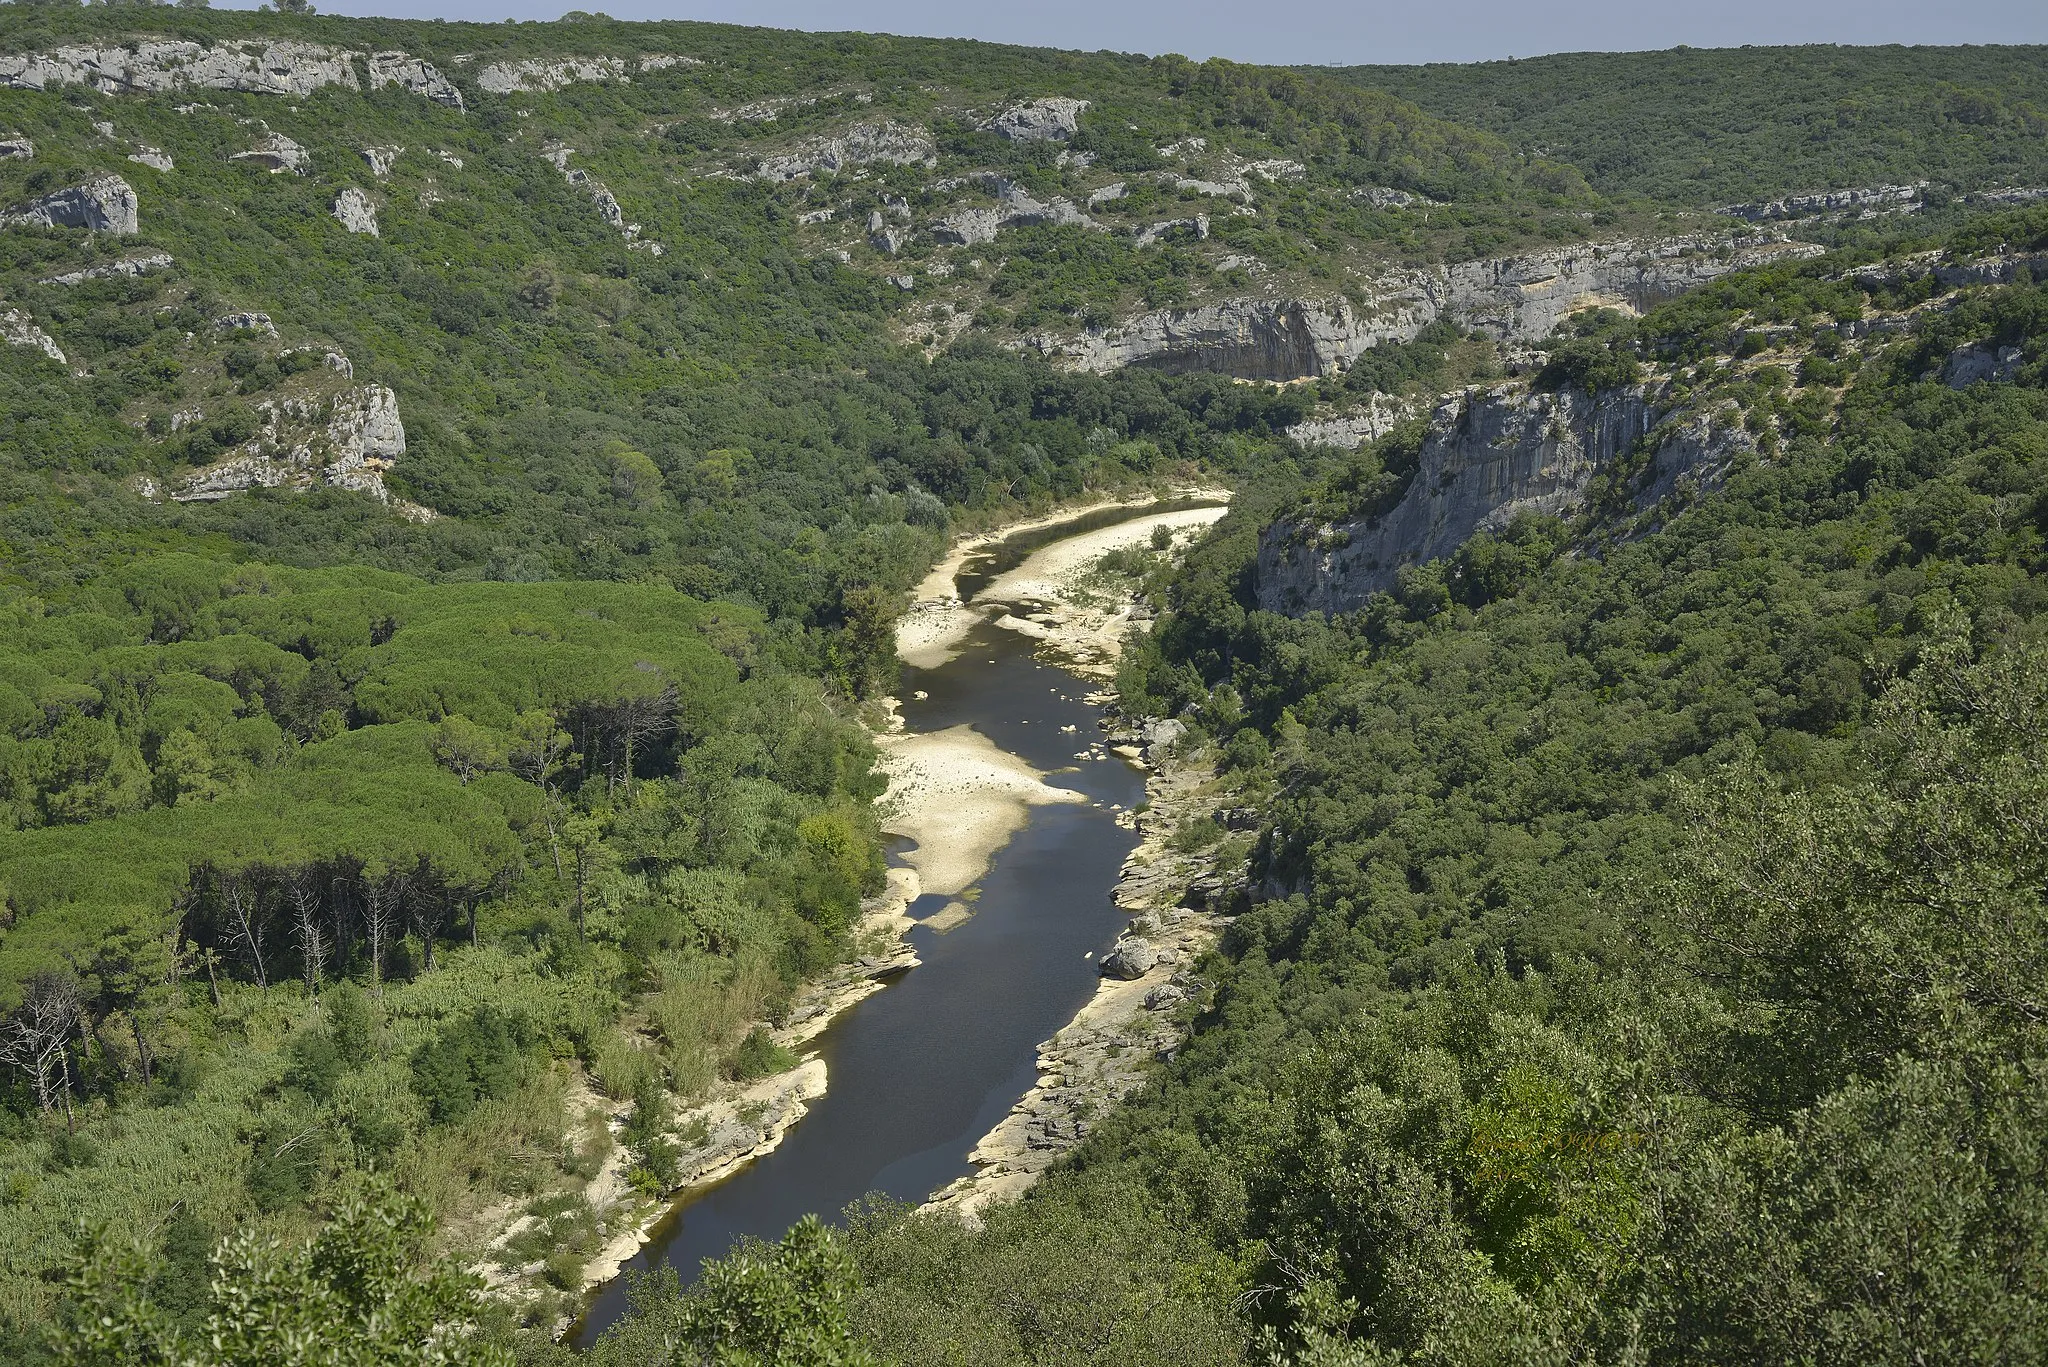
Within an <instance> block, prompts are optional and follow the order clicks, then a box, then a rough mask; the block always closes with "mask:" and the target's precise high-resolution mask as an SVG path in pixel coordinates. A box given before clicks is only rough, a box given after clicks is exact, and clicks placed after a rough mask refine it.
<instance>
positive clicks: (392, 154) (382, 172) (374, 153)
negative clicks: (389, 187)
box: [363, 147, 405, 180]
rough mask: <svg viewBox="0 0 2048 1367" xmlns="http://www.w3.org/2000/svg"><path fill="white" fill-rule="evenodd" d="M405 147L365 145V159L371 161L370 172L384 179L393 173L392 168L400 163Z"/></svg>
mask: <svg viewBox="0 0 2048 1367" xmlns="http://www.w3.org/2000/svg"><path fill="white" fill-rule="evenodd" d="M404 151H405V149H404V148H403V147H365V148H364V149H363V160H364V161H367V162H368V163H370V174H371V175H373V176H375V177H376V178H377V179H379V180H382V179H384V177H386V176H388V175H390V174H391V168H392V167H393V166H396V165H397V164H398V158H399V157H400V156H401V155H402V154H403V153H404Z"/></svg>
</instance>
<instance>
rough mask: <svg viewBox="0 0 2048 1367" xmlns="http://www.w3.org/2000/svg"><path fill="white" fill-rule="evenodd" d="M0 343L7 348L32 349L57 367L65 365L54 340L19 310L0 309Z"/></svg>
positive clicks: (61, 350)
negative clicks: (3, 343) (20, 347)
mask: <svg viewBox="0 0 2048 1367" xmlns="http://www.w3.org/2000/svg"><path fill="white" fill-rule="evenodd" d="M0 342H5V343H6V344H7V345H9V346H26V347H34V348H35V349H36V350H37V351H40V352H42V353H43V355H45V356H47V357H49V358H50V359H51V360H53V361H55V362H56V363H57V364H58V365H64V364H67V362H66V361H65V359H64V351H63V349H62V348H61V347H59V346H58V345H57V341H56V339H55V338H53V337H52V336H50V334H49V333H47V332H45V331H43V330H42V329H41V328H39V327H37V326H36V320H35V319H34V318H33V317H31V316H30V315H29V314H27V313H25V312H23V311H22V310H21V309H14V308H0Z"/></svg>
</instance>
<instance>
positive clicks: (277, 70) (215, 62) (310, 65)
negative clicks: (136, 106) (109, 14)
mask: <svg viewBox="0 0 2048 1367" xmlns="http://www.w3.org/2000/svg"><path fill="white" fill-rule="evenodd" d="M349 58H350V54H349V53H348V52H346V51H344V50H343V49H341V48H335V47H328V46H326V45H324V44H320V43H301V42H297V41H294V40H292V39H289V38H277V39H250V40H244V41H233V40H229V41H223V42H219V43H216V44H214V45H213V46H212V47H204V46H202V45H200V44H198V43H194V42H186V41H182V40H171V39H162V38H152V39H144V40H142V41H139V42H135V43H131V44H129V45H127V46H118V45H117V46H111V47H91V46H84V45H79V46H70V47H60V48H57V49H55V50H53V51H50V52H30V53H7V54H4V55H0V85H8V86H13V87H15V88H16V89H20V90H48V89H50V88H51V87H53V86H63V85H85V86H91V87H92V88H93V89H94V90H97V91H99V92H100V93H101V94H104V95H158V94H165V93H168V92H171V91H176V90H188V89H194V90H240V91H246V92H249V93H251V94H257V95H294V96H303V95H310V94H312V93H313V92H314V91H316V90H319V89H322V88H323V87H326V86H330V85H338V86H342V87H344V88H346V89H349V90H360V89H362V85H361V83H360V82H359V81H357V79H356V71H355V66H354V64H353V63H352V62H351V61H350V60H349Z"/></svg>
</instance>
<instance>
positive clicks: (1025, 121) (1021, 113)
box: [982, 95, 1088, 142]
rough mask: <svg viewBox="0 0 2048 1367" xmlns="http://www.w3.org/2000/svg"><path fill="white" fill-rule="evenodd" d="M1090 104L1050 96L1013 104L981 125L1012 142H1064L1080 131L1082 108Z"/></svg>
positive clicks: (1084, 101) (1063, 96)
mask: <svg viewBox="0 0 2048 1367" xmlns="http://www.w3.org/2000/svg"><path fill="white" fill-rule="evenodd" d="M1087 107H1088V101H1086V100H1075V99H1069V98H1068V97H1066V96H1065V95H1048V96H1046V97H1045V98H1044V99H1038V100H1026V101H1025V102H1024V103H1022V104H1013V105H1011V106H1010V107H1009V108H1008V109H1005V110H1003V111H1002V112H1001V113H1000V114H997V115H996V116H995V117H994V118H992V119H990V120H989V121H988V122H987V123H985V124H983V125H982V127H983V128H986V129H987V130H988V131H989V132H991V133H994V134H996V135H997V136H998V137H1003V138H1008V139H1009V140H1010V141H1011V142H1044V141H1047V140H1057V141H1060V142H1065V141H1066V140H1067V139H1068V138H1071V137H1073V136H1074V135H1075V134H1076V133H1078V132H1080V131H1081V111H1082V110H1084V109H1086V108H1087Z"/></svg>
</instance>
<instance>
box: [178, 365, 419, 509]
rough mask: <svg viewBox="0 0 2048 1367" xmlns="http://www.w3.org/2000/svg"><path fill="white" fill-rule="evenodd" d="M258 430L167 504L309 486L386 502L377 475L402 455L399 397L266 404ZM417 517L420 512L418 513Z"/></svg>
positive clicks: (361, 392) (385, 394) (357, 393)
mask: <svg viewBox="0 0 2048 1367" xmlns="http://www.w3.org/2000/svg"><path fill="white" fill-rule="evenodd" d="M257 411H258V412H260V413H261V414H262V415H263V431H262V432H261V434H260V435H258V436H257V437H256V438H255V439H253V440H251V441H250V442H248V443H247V444H246V445H244V446H242V447H239V448H237V449H236V451H235V452H234V453H233V454H232V455H230V456H229V457H228V458H227V459H226V460H223V461H221V462H220V463H218V464H216V465H213V466H211V467H209V468H207V469H205V470H201V471H198V472H197V473H195V474H193V475H191V476H189V477H187V478H186V480H185V481H184V483H183V484H182V485H180V486H179V487H178V488H177V489H176V490H175V491H173V492H172V494H171V497H172V498H174V499H176V500H178V501H179V502H182V503H192V502H214V501H218V500H220V499H223V498H226V497H227V496H228V495H230V494H233V493H238V492H240V491H241V490H244V489H259V488H260V489H280V488H306V487H308V486H310V485H311V484H312V483H313V482H314V480H316V479H319V480H324V481H325V482H326V483H328V484H331V485H334V486H335V487H336V488H341V489H354V490H356V491H357V492H359V493H364V494H368V495H369V496H370V497H372V498H374V499H376V500H377V501H378V502H380V503H390V502H392V501H393V500H392V498H391V495H390V493H389V491H387V490H386V489H385V487H384V472H385V471H386V470H388V469H390V468H391V465H392V463H393V462H394V461H396V460H397V459H398V458H399V457H400V456H402V455H404V454H405V424H404V423H403V422H402V421H400V419H399V416H398V396H397V395H396V394H394V393H392V392H391V391H390V390H389V389H386V388H385V387H384V386H383V385H374V384H373V385H365V386H362V387H360V388H355V389H345V390H343V391H341V392H340V393H339V394H334V395H331V396H328V397H325V398H323V397H320V396H318V395H306V396H295V397H286V398H282V399H266V400H264V401H263V402H262V403H261V404H258V405H257ZM422 511H424V510H422Z"/></svg>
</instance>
